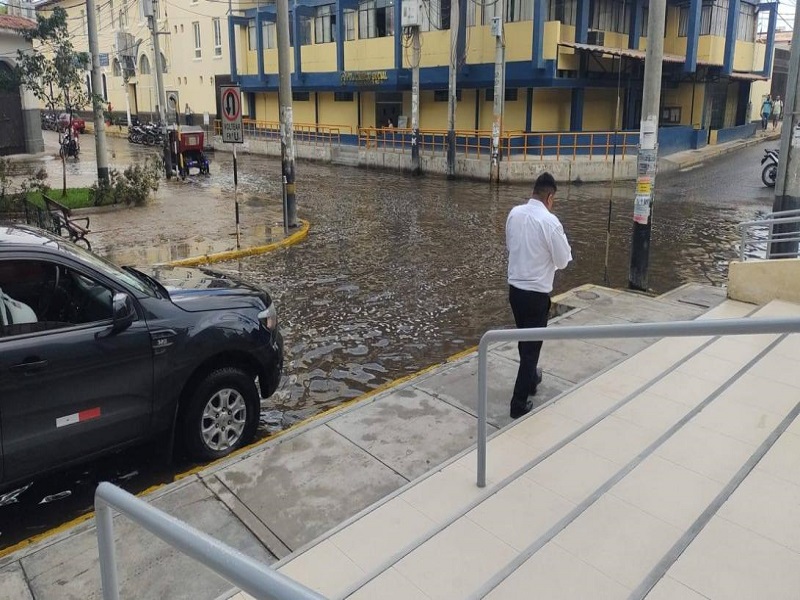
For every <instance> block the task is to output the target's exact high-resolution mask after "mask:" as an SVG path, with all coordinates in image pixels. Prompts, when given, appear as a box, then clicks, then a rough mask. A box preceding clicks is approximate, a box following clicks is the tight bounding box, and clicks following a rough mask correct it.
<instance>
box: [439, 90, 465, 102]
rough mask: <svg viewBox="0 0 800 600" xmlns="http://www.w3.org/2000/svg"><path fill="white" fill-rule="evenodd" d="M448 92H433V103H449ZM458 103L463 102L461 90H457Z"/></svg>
mask: <svg viewBox="0 0 800 600" xmlns="http://www.w3.org/2000/svg"><path fill="white" fill-rule="evenodd" d="M448 97H449V94H448V91H447V90H435V91H434V92H433V101H434V102H447V101H448ZM456 101H457V102H461V90H456Z"/></svg>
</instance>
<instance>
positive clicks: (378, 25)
mask: <svg viewBox="0 0 800 600" xmlns="http://www.w3.org/2000/svg"><path fill="white" fill-rule="evenodd" d="M392 35H394V0H361V2H360V3H359V5H358V37H359V39H362V40H363V39H368V38H376V37H389V36H392Z"/></svg>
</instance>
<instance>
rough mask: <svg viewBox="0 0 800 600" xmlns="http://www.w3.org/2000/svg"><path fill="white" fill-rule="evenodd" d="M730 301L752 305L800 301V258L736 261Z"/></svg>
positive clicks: (732, 268)
mask: <svg viewBox="0 0 800 600" xmlns="http://www.w3.org/2000/svg"><path fill="white" fill-rule="evenodd" d="M728 298H730V299H731V300H739V301H740V302H750V303H752V304H766V303H768V302H770V301H771V300H785V301H787V302H800V258H791V259H780V260H751V261H747V262H739V261H734V262H732V263H731V264H730V269H729V271H728Z"/></svg>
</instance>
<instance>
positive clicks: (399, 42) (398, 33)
mask: <svg viewBox="0 0 800 600" xmlns="http://www.w3.org/2000/svg"><path fill="white" fill-rule="evenodd" d="M420 9H421V7H420ZM402 20H403V2H402V1H401V0H394V68H395V69H398V70H399V69H402V68H403V27H402V25H401V22H402Z"/></svg>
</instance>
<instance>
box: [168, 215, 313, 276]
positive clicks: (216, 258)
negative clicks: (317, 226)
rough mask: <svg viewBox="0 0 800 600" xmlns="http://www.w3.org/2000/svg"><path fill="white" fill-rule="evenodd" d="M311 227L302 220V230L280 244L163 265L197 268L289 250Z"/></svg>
mask: <svg viewBox="0 0 800 600" xmlns="http://www.w3.org/2000/svg"><path fill="white" fill-rule="evenodd" d="M310 227H311V225H310V223H309V222H308V221H306V220H304V219H300V228H299V229H298V230H297V231H295V232H294V233H293V234H292V235H290V236H289V237H287V238H284V239H282V240H280V241H279V242H273V243H271V244H265V245H263V246H251V247H250V248H242V249H240V250H226V251H224V252H216V253H214V254H205V255H203V256H192V257H189V258H182V259H180V260H173V261H169V262H166V263H162V264H163V265H167V266H170V267H196V266H199V265H207V264H211V263H218V262H223V261H226V260H235V259H237V258H244V257H245V256H255V255H257V254H266V253H267V252H272V251H273V250H278V249H280V248H287V247H289V246H294V245H295V244H297V243H299V242H302V241H303V240H304V239H306V237H307V236H308V230H309V229H310Z"/></svg>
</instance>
